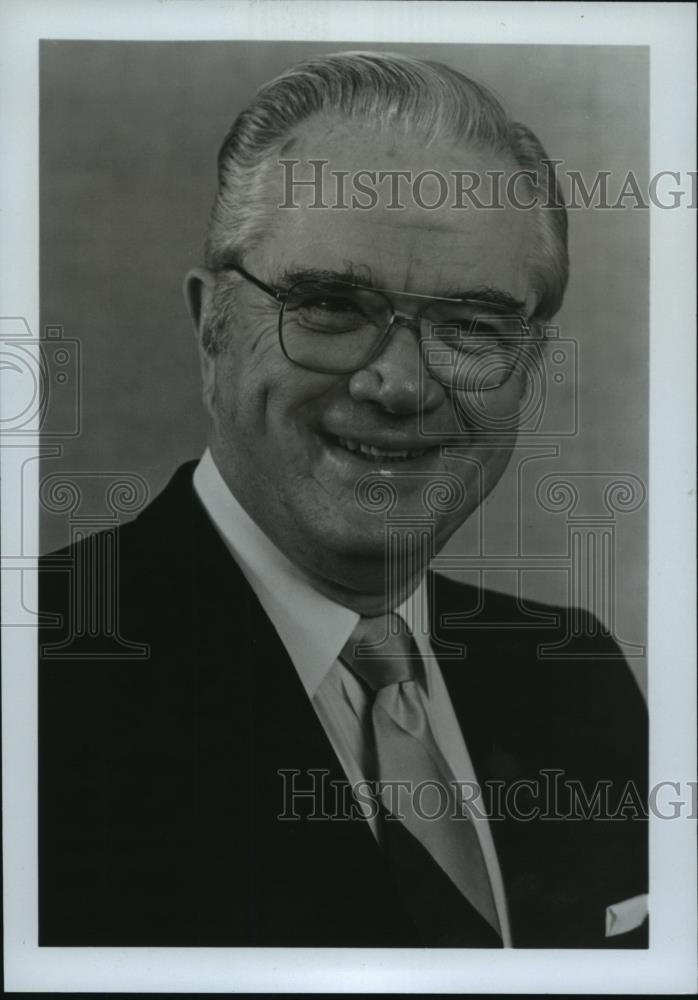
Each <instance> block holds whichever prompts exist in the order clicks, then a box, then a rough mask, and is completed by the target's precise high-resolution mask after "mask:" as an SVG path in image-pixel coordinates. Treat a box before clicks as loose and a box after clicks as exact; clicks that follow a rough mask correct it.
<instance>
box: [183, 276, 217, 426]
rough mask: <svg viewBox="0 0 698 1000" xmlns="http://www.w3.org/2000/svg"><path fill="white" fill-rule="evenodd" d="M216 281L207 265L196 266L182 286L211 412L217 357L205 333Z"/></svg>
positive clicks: (207, 407) (206, 401)
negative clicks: (207, 348) (206, 341)
mask: <svg viewBox="0 0 698 1000" xmlns="http://www.w3.org/2000/svg"><path fill="white" fill-rule="evenodd" d="M215 282H216V279H215V276H214V275H213V274H212V272H211V271H209V270H207V269H206V268H205V267H195V268H193V269H192V270H191V271H189V272H188V273H187V275H186V276H185V278H184V284H183V286H182V291H183V293H184V301H185V302H186V304H187V309H188V311H189V315H190V316H191V318H192V322H193V324H194V334H195V337H196V343H197V346H198V349H199V364H200V366H201V379H202V382H203V397H204V404H205V406H206V409H207V410H208V411H209V413H212V408H213V402H214V388H215V375H216V359H215V356H213V355H211V354H209V352H208V351H207V350H206V349H205V347H204V344H203V335H204V331H205V329H206V325H207V322H208V318H209V316H210V313H211V300H212V297H213V289H214V286H215Z"/></svg>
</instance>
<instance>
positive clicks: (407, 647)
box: [39, 53, 647, 948]
mask: <svg viewBox="0 0 698 1000" xmlns="http://www.w3.org/2000/svg"><path fill="white" fill-rule="evenodd" d="M545 160H546V157H545V153H544V151H543V149H542V147H541V146H540V144H539V143H538V141H537V139H536V138H535V137H534V136H533V135H532V133H530V131H529V130H527V129H526V128H525V127H524V126H521V125H518V124H516V123H512V122H510V121H509V120H508V119H507V117H506V115H505V113H504V112H503V110H502V108H501V107H500V105H499V104H498V102H497V101H496V100H495V98H494V97H493V96H492V95H491V94H490V93H489V92H488V91H486V90H485V89H484V88H482V87H480V86H479V85H477V84H475V83H474V82H473V81H471V80H469V79H468V78H466V77H464V76H463V75H461V74H459V73H456V72H455V71H453V70H450V69H448V68H446V67H444V66H440V65H436V64H430V63H425V62H420V61H417V60H413V59H410V58H405V57H398V56H386V55H376V54H372V53H353V54H348V53H345V54H342V55H337V56H328V57H324V58H320V59H314V60H310V61H308V62H306V63H304V64H301V65H299V66H296V67H293V68H291V69H290V70H289V71H288V72H287V73H285V74H284V75H282V76H281V77H280V78H278V79H277V80H275V81H272V83H270V84H269V85H267V87H265V88H263V89H262V91H260V93H259V94H258V95H257V96H256V97H255V99H254V100H253V102H252V104H251V106H250V107H249V108H248V109H247V110H246V111H244V112H243V113H242V114H241V115H240V116H239V117H238V119H237V120H236V122H235V123H234V125H233V127H232V129H231V131H230V133H229V134H228V136H227V138H226V140H225V142H224V144H223V147H222V149H221V152H220V156H219V189H218V193H217V197H216V201H215V204H214V209H213V212H212V216H211V220H210V227H209V233H208V241H207V250H206V267H205V268H197V269H195V270H194V271H192V272H191V273H190V274H189V275H188V276H187V280H186V283H185V291H186V296H187V301H188V303H189V307H190V310H191V314H192V317H193V319H194V324H195V328H196V331H197V336H198V340H199V345H200V357H201V367H202V374H203V387H204V401H205V405H206V407H207V410H208V414H209V416H210V438H209V448H208V449H207V451H206V453H205V455H204V456H203V458H202V459H201V461H200V462H198V463H196V462H193V463H189V464H187V465H185V466H183V467H182V468H181V469H180V470H178V472H177V473H176V474H175V476H174V478H173V480H172V481H171V483H170V484H169V485H168V487H167V488H166V489H165V491H164V492H163V493H162V494H161V495H160V496H159V497H158V498H157V499H156V500H155V501H154V502H153V503H152V504H151V505H150V506H149V507H148V508H147V509H146V510H145V511H144V512H143V513H142V514H141V516H139V517H138V518H137V519H136V520H135V522H133V523H132V524H129V525H127V526H125V527H124V528H122V529H120V530H119V531H118V532H116V533H115V534H114V535H107V536H100V537H101V539H102V540H101V541H100V538H99V537H98V538H97V539H88V540H85V541H83V542H81V543H78V544H77V545H76V546H75V547H73V548H72V549H71V550H68V551H67V552H65V553H63V554H59V555H58V556H56V557H50V558H49V559H47V560H46V561H45V563H44V572H43V575H42V609H43V610H44V612H45V613H46V615H47V617H48V620H49V622H50V624H49V625H48V626H47V628H46V629H45V630H44V633H43V635H42V636H41V642H42V656H43V660H42V664H41V676H40V914H39V920H40V942H41V943H42V944H45V945H64V944H69V945H100V944H102V945H165V946H174V945H198V946H207V945H220V946H246V945H264V946H272V945H282V946H320V945H326V946H356V947H359V946H361V947H370V946H381V947H413V946H431V947H447V946H448V947H493V948H494V947H502V946H505V947H508V946H517V947H642V946H643V945H645V944H646V927H647V925H646V922H643V919H642V912H641V909H642V898H643V894H644V893H645V892H646V829H645V824H644V823H643V822H642V821H641V819H640V821H638V819H637V813H638V811H639V812H640V813H641V812H642V810H641V808H640V809H639V810H638V809H636V810H635V816H634V817H633V815H630V814H631V813H632V812H633V809H632V806H633V804H635V805H637V804H638V803H639V805H640V807H641V806H642V802H643V798H644V794H645V785H646V773H645V772H646V764H647V761H646V754H647V751H646V720H645V715H644V707H643V703H642V699H641V696H640V694H639V692H638V690H637V688H636V686H635V683H634V681H633V679H632V677H631V675H630V673H629V670H628V668H627V665H626V664H625V663H624V661H623V659H622V657H621V656H620V654H619V652H618V649H617V647H616V646H615V645H614V643H613V642H612V640H611V639H610V637H609V636H608V635H607V633H605V632H604V630H603V628H602V627H600V626H599V623H597V622H595V621H594V620H593V619H592V618H591V617H590V616H585V615H584V614H582V613H581V612H579V611H578V610H574V611H573V612H570V610H568V609H564V608H561V607H560V608H552V607H543V606H531V605H526V607H525V608H524V607H523V606H522V605H520V604H519V603H518V602H517V601H516V600H514V599H513V598H509V597H506V596H503V595H500V594H496V593H492V592H484V591H481V590H479V589H476V588H470V587H465V586H463V585H459V584H456V583H454V582H452V581H449V580H446V579H445V578H442V577H440V576H438V575H437V574H434V573H432V572H431V571H430V569H429V561H430V559H431V558H432V556H433V555H434V554H435V553H436V552H438V551H439V550H440V549H441V548H442V547H443V545H444V544H445V543H446V541H447V540H448V539H449V538H450V537H451V536H452V535H453V533H454V531H455V530H456V529H457V528H458V527H459V526H460V525H461V524H462V523H463V522H464V520H465V519H466V518H467V517H468V516H469V515H470V514H471V513H472V512H473V511H474V510H475V509H476V508H477V507H478V506H479V504H481V503H482V501H483V500H484V498H485V497H486V496H487V494H488V493H489V492H490V490H491V489H492V488H493V487H494V485H495V484H496V483H497V481H498V480H499V478H500V476H501V475H502V472H503V471H504V469H505V467H506V465H507V463H508V462H509V460H510V457H511V453H512V449H513V447H514V444H515V438H516V434H515V424H516V414H517V412H518V410H519V408H520V406H521V400H522V398H523V397H524V394H525V392H526V386H527V378H528V377H529V375H528V373H529V372H530V366H531V364H532V363H535V359H536V357H537V349H538V346H539V345H538V343H537V340H536V332H537V327H538V324H540V323H541V322H542V321H545V320H548V319H550V318H551V317H552V316H553V315H554V314H555V312H556V311H557V309H558V308H559V306H560V303H561V300H562V295H563V292H564V288H565V283H566V277H567V251H566V222H565V217H564V209H563V208H562V207H561V204H560V199H559V194H558V192H557V189H556V186H555V182H554V179H552V178H551V176H550V172H549V171H548V170H547V169H546V168H545ZM318 170H320V174H318ZM400 174H403V175H404V176H406V177H407V179H408V182H409V181H410V179H412V180H414V179H415V178H419V183H418V184H416V183H412V184H411V185H410V184H409V183H408V194H409V195H412V197H404V198H402V197H401V194H400V190H399V182H400V180H401V178H400V176H399V175H400ZM318 177H319V178H320V186H318V183H319V182H318ZM362 177H363V187H361V186H360V181H361V178H362ZM325 178H328V179H331V181H332V183H333V184H334V187H333V188H332V189H331V190H329V191H325V190H324V188H323V187H322V184H324V183H325ZM380 178H383V180H387V181H388V186H387V187H384V188H382V189H379V188H380V184H379V179H380ZM443 178H446V180H445V181H444V180H442V179H443ZM473 178H479V179H483V180H484V179H486V178H489V179H491V178H499V179H500V180H503V181H504V182H505V187H506V190H507V191H508V192H510V193H512V194H516V192H517V191H519V193H522V192H525V193H526V194H527V195H528V196H529V197H528V199H524V200H526V202H527V203H530V201H531V200H533V201H536V202H537V204H536V207H535V208H529V209H527V210H523V209H522V207H521V205H520V204H519V201H518V199H517V198H515V197H510V198H508V199H506V203H505V204H503V205H496V206H493V207H487V206H486V205H482V204H478V205H476V204H474V202H473V200H470V201H469V202H466V201H465V200H464V192H465V190H466V189H467V187H468V186H469V185H470V186H472V179H473ZM347 179H349V180H350V181H352V183H353V182H355V189H354V190H350V189H349V188H347V189H346V190H345V189H344V188H342V189H341V190H338V189H337V184H340V183H341V184H344V183H345V181H346V180H347ZM522 179H523V183H522V184H521V185H520V186H518V182H519V181H520V180H522ZM367 182H370V184H371V185H373V184H375V190H374V189H373V188H371V187H370V186H368V187H367ZM444 183H445V184H446V185H447V195H448V196H447V197H442V193H443V186H442V185H443V184H444ZM393 184H397V186H396V187H394V186H393ZM454 199H455V202H454ZM454 204H459V205H460V208H458V207H454ZM434 491H436V492H434ZM112 542H113V551H114V552H115V553H117V554H118V563H115V565H117V567H118V573H116V572H115V574H114V577H113V580H111V581H110V583H113V585H114V586H115V587H116V598H117V599H116V605H115V606H116V608H117V610H118V628H119V632H120V635H121V636H123V637H124V639H125V640H126V641H127V642H131V643H133V650H134V653H133V656H132V657H128V656H126V657H123V656H122V657H121V658H119V659H109V658H105V657H104V656H103V655H101V654H100V652H99V649H98V647H99V642H98V640H99V636H98V635H96V634H95V636H94V643H93V646H92V647H91V648H90V645H89V642H88V645H87V646H85V644H84V643H82V644H81V645H80V648H79V651H78V650H77V648H76V647H75V644H74V643H73V644H72V645H71V628H72V629H74V626H75V622H76V619H77V618H79V617H80V616H81V615H83V614H84V615H89V614H90V610H89V609H90V607H91V606H93V605H94V602H95V601H97V602H99V600H100V598H101V597H102V596H103V595H102V594H101V593H99V592H98V593H95V585H94V583H93V581H94V579H95V577H94V576H93V575H92V573H93V569H94V565H95V559H96V558H97V557H98V556H100V555H101V556H104V554H105V553H106V552H108V550H109V546H110V545H112ZM98 571H99V570H97V572H98ZM571 614H573V616H574V625H575V629H574V631H575V634H576V635H577V636H578V640H577V646H576V647H575V649H573V650H572V653H573V655H572V656H571V657H569V656H568V657H565V658H563V657H560V658H556V655H555V647H556V644H557V645H559V643H560V641H561V640H562V639H563V638H565V637H566V636H568V635H569V634H570V632H571V630H570V616H571ZM138 643H140V644H142V647H143V648H145V649H146V651H147V655H146V656H139V655H138V650H139V648H140V647H139V646H138ZM71 649H72V650H73V652H71ZM551 651H552V652H551ZM556 775H557V776H558V777H560V776H562V777H564V778H569V779H570V781H571V782H573V783H576V785H575V788H576V789H577V792H576V793H575V794H576V797H575V795H571V794H570V793H569V791H568V792H566V793H564V794H563V795H562V797H561V798H560V800H559V801H557V800H556V802H555V803H553V804H551V803H550V801H549V791H550V781H552V782H553V783H554V782H555V781H556V780H557V779H556ZM543 779H545V781H547V782H548V784H546V786H545V789H544V790H541V788H542V786H541V782H542V781H543ZM478 788H479V789H481V790H482V794H480V795H478V794H477V789H478ZM609 788H610V789H611V790H612V792H613V794H614V795H615V796H616V797H618V796H622V802H623V803H625V806H627V807H628V808H625V807H624V808H620V807H618V808H615V807H614V815H613V816H609V815H608V813H607V812H603V811H602V812H601V813H598V811H596V805H595V803H597V802H598V794H599V790H600V789H604V790H608V789H609ZM580 789H581V792H580V791H579V790H580ZM522 790H523V792H524V793H526V794H524V795H521V794H520V793H521V791H522ZM628 790H630V791H628ZM485 793H486V794H485ZM499 793H501V794H500V800H501V796H502V795H503V797H504V798H503V801H504V808H501V801H500V800H497V801H495V799H496V798H497V794H499ZM580 795H581V798H582V801H583V802H584V803H586V808H585V809H583V810H582V812H583V813H584V814H583V815H580V812H579V808H578V807H579V803H580ZM628 795H630V800H628V798H627V796H628Z"/></svg>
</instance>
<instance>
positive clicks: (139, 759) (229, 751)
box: [39, 463, 647, 948]
mask: <svg viewBox="0 0 698 1000" xmlns="http://www.w3.org/2000/svg"><path fill="white" fill-rule="evenodd" d="M194 465H195V463H190V464H188V465H186V466H183V467H182V468H181V469H179V470H178V472H177V473H176V475H175V476H174V478H173V479H172V481H171V482H170V484H169V485H168V486H167V488H166V489H165V490H164V492H163V493H162V494H161V495H160V496H159V497H158V498H157V499H156V500H155V501H154V502H153V503H152V504H151V505H150V506H149V507H147V508H146V509H145V510H144V511H143V513H142V514H141V515H140V516H139V517H138V518H137V519H136V520H135V521H133V522H132V523H130V524H127V525H125V526H124V527H123V528H120V529H118V530H117V531H115V532H113V533H111V534H110V533H107V534H106V535H101V536H97V537H96V538H93V539H92V540H88V541H83V542H80V543H78V544H76V545H74V546H73V547H72V548H70V549H68V550H64V552H62V553H59V554H57V555H55V556H50V557H47V558H46V559H44V560H43V563H42V572H41V590H40V594H41V608H42V613H43V614H45V615H46V616H51V615H53V616H54V617H53V618H52V619H51V624H49V625H47V626H46V627H45V628H44V629H43V630H42V632H41V635H40V643H41V646H42V656H41V661H40V683H39V725H40V746H39V752H40V764H39V767H40V772H39V773H40V777H39V792H40V815H39V825H40V848H39V879H40V883H39V888H40V912H39V928H40V944H42V945H123V946H135V945H160V946H181V945H196V946H207V945H218V946H249V945H266V946H323V945H324V946H346V947H352V946H356V947H359V946H360V947H368V946H381V947H412V946H419V945H421V944H423V943H424V942H423V940H422V939H421V938H420V935H419V932H418V931H417V929H416V927H415V925H414V924H413V923H412V921H411V920H410V917H409V915H408V912H407V910H406V909H405V908H404V906H403V904H402V902H401V900H400V896H399V894H398V891H397V888H396V886H395V885H394V884H393V882H392V880H391V878H390V876H389V874H388V872H387V869H386V865H385V862H384V857H383V855H382V853H381V850H380V848H379V847H378V845H377V844H376V842H375V840H374V838H373V836H372V834H371V832H370V830H369V827H368V825H367V823H366V822H365V821H364V820H363V819H349V820H343V821H324V820H319V821H318V820H310V819H307V818H302V819H300V820H298V821H293V820H290V821H289V820H279V819H278V818H277V817H278V815H279V813H281V812H283V811H284V807H285V805H286V804H287V803H285V802H284V796H283V783H282V779H281V777H280V775H279V772H280V771H287V770H289V769H297V770H298V771H299V772H300V777H299V779H298V780H299V783H302V782H306V784H307V782H308V780H309V779H308V776H307V772H308V771H310V770H314V771H326V772H327V780H328V781H337V782H342V781H343V780H344V775H343V772H342V768H341V766H340V764H339V762H338V760H337V757H336V756H335V753H334V751H333V750H332V747H331V745H330V744H329V741H328V740H327V738H326V736H325V733H324V730H323V729H322V726H321V724H320V722H319V720H318V718H317V716H316V714H315V711H314V709H313V707H312V705H311V704H310V702H309V700H308V698H307V696H306V694H305V692H304V690H303V688H302V685H301V682H300V680H299V678H298V676H297V673H296V670H295V669H294V667H293V665H292V663H291V661H290V659H289V657H288V654H287V653H286V650H285V648H284V647H283V645H282V643H281V641H280V640H279V638H278V636H277V634H276V632H275V630H274V629H273V627H272V626H271V623H270V622H269V620H268V618H267V617H266V615H265V613H264V611H263V609H262V607H261V606H260V604H259V602H258V601H257V599H256V597H255V595H254V593H253V592H252V590H251V589H250V587H249V586H248V584H247V582H246V581H245V579H244V576H243V575H242V573H241V571H240V569H239V568H238V566H237V565H236V564H235V562H234V561H233V560H232V559H231V557H230V555H229V554H228V552H227V550H226V549H225V547H224V546H223V544H222V543H221V541H220V539H219V536H218V534H217V532H216V531H215V529H214V527H213V526H212V524H211V522H210V521H209V519H208V516H207V514H206V513H205V511H204V509H203V507H202V506H201V504H200V502H199V501H198V498H197V497H196V494H195V492H194V490H193V487H192V472H193V468H194ZM95 552H99V553H101V557H103V558H107V559H108V560H112V559H113V558H114V557H115V555H116V554H118V575H117V574H116V573H114V572H112V571H111V570H110V574H111V576H110V579H112V580H113V581H114V585H115V586H116V588H117V590H116V599H115V601H114V602H113V607H116V608H117V609H118V622H115V621H112V620H110V619H109V617H108V614H107V612H108V610H109V604H110V602H109V599H108V598H109V594H108V590H109V588H108V587H107V586H106V584H105V583H104V580H102V582H100V581H99V580H98V579H97V578H95V577H93V576H92V574H93V570H94V567H93V565H92V562H91V559H92V556H93V555H94V554H95ZM110 565H111V564H110ZM433 583H434V587H435V590H434V601H433V605H434V615H433V631H434V635H435V638H436V640H437V641H438V640H439V639H441V640H445V641H447V642H450V643H461V644H462V645H463V646H464V647H465V657H464V658H463V657H461V658H458V659H449V658H445V659H443V661H442V663H441V667H442V671H443V674H444V677H445V680H446V684H447V686H448V689H449V692H450V695H451V698H452V701H453V705H454V707H455V711H456V714H457V718H458V720H459V724H460V726H461V727H462V730H463V733H464V736H465V740H466V744H467V747H468V750H469V753H470V755H471V758H472V760H473V764H474V767H475V771H476V773H477V776H478V779H479V781H480V783H481V784H483V785H487V783H490V782H494V783H495V784H494V785H493V786H491V787H495V788H496V787H499V788H500V790H501V795H500V807H501V805H502V802H503V801H506V800H505V799H502V796H506V795H507V794H508V793H509V791H510V790H511V788H512V785H513V783H515V782H517V781H529V782H530V781H535V780H538V782H539V783H541V784H544V780H545V779H544V778H543V776H542V772H548V773H550V772H552V771H554V770H557V771H560V772H562V773H561V774H560V775H558V778H557V780H558V781H559V782H560V781H563V780H564V781H568V780H571V781H577V782H580V783H581V787H582V788H583V791H584V794H585V795H586V796H587V797H588V798H590V799H591V800H592V802H593V795H594V788H595V783H596V782H599V781H602V782H607V783H610V792H609V796H608V797H609V802H610V806H609V808H610V810H611V811H614V810H615V811H617V807H618V804H619V800H620V799H621V796H622V794H623V790H624V789H626V792H627V783H628V782H632V788H634V789H636V790H637V794H636V795H635V796H634V798H635V804H636V806H637V803H638V796H639V800H640V801H644V800H645V792H646V779H647V775H646V770H647V744H646V738H647V727H646V716H645V708H644V702H643V700H642V697H641V695H640V692H639V690H638V689H637V686H636V684H635V682H634V680H633V678H632V675H631V674H630V672H629V670H628V667H627V665H626V663H625V662H624V661H623V659H622V657H619V655H618V650H617V648H616V647H615V645H614V644H613V642H612V641H611V639H610V638H609V637H608V636H605V635H604V634H603V632H602V631H598V629H597V634H596V636H594V637H591V638H586V639H583V638H582V639H579V640H575V641H576V643H577V645H576V646H575V645H574V643H573V645H572V646H569V645H568V647H567V648H566V650H565V651H566V652H567V653H569V652H570V650H571V651H572V652H575V650H576V652H577V654H578V658H576V659H569V658H555V656H554V655H553V656H550V655H549V656H547V657H545V656H541V655H540V654H541V651H540V646H541V644H548V645H552V644H554V643H555V642H556V641H559V640H561V639H562V638H563V637H564V636H565V634H566V630H567V624H568V613H567V612H566V611H564V610H563V609H560V608H552V607H548V606H542V605H533V606H528V605H527V607H526V608H523V607H522V606H520V605H519V604H518V603H517V602H516V601H515V600H514V599H513V598H511V597H507V596H503V595H501V594H497V593H494V592H489V591H485V592H482V591H478V590H476V589H475V588H471V587H466V586H463V585H460V584H457V583H454V582H452V581H449V580H446V579H445V578H440V577H434V580H433ZM100 600H101V601H102V602H103V603H104V605H105V614H107V619H106V624H104V625H103V628H102V629H101V634H97V635H89V634H88V633H89V628H87V625H86V623H87V622H88V620H89V615H90V613H92V614H93V615H94V613H95V608H96V607H97V605H95V604H94V603H93V604H92V605H90V602H91V601H92V602H94V601H97V602H99V601H100ZM591 624H592V626H595V627H596V626H597V625H598V623H594V622H593V621H592V622H591ZM110 630H111V631H110ZM97 631H98V633H99V632H100V630H99V629H98V630H97ZM129 643H132V644H138V643H141V644H144V646H145V647H146V649H145V652H147V655H142V654H143V652H144V650H143V649H140V648H139V647H138V646H137V645H136V646H128V644H129ZM548 780H552V779H551V778H550V777H549V779H548ZM497 783H499V785H498V786H497ZM488 787H490V786H488ZM518 787H520V789H521V791H520V792H519V793H518V800H517V801H518V805H519V807H520V809H521V810H525V811H528V810H531V809H533V808H534V807H535V806H536V803H537V805H538V810H539V815H538V817H537V818H536V817H535V816H534V818H532V819H530V820H523V819H521V818H516V816H512V815H509V816H505V817H504V818H501V819H494V820H493V821H492V823H491V829H492V833H493V836H494V840H495V844H496V848H497V852H498V856H499V860H500V865H501V869H502V874H503V880H504V885H505V890H506V893H507V897H508V902H509V909H510V916H511V925H512V934H513V941H514V945H515V946H518V947H565V948H567V947H643V946H646V928H645V929H641V930H636V931H631V932H629V933H627V934H624V935H621V936H618V937H615V938H608V939H606V938H605V937H604V920H605V910H606V907H607V906H608V905H609V904H613V903H617V902H619V901H621V900H624V899H627V898H629V897H632V896H635V895H638V894H640V893H644V892H646V891H647V829H646V823H645V822H644V821H642V820H639V821H638V820H637V818H633V812H634V811H635V812H636V811H637V810H633V808H632V799H633V795H632V794H631V795H630V798H628V795H627V794H626V798H625V804H626V809H625V810H624V816H621V815H620V814H619V815H618V816H617V817H616V818H615V819H609V818H596V819H584V818H579V817H577V818H573V819H567V820H563V819H559V818H555V814H556V813H557V815H558V816H559V815H563V814H564V813H565V812H566V811H567V808H568V806H569V801H568V796H566V794H565V792H564V791H563V793H562V794H561V797H560V800H559V803H558V804H557V806H556V805H555V804H552V805H551V804H550V803H548V804H547V806H546V803H545V802H544V801H543V798H542V797H541V796H539V797H538V798H537V799H536V797H535V795H534V791H535V789H534V788H532V787H531V786H525V785H521V786H518ZM559 787H563V788H566V786H564V785H563V786H559ZM607 788H609V786H608V785H607ZM512 801H513V800H512ZM628 803H630V805H628ZM621 804H622V803H621ZM495 805H496V802H495ZM506 812H507V810H506V808H504V809H503V810H502V813H506ZM509 812H511V810H509ZM546 813H547V818H545V816H546Z"/></svg>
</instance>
